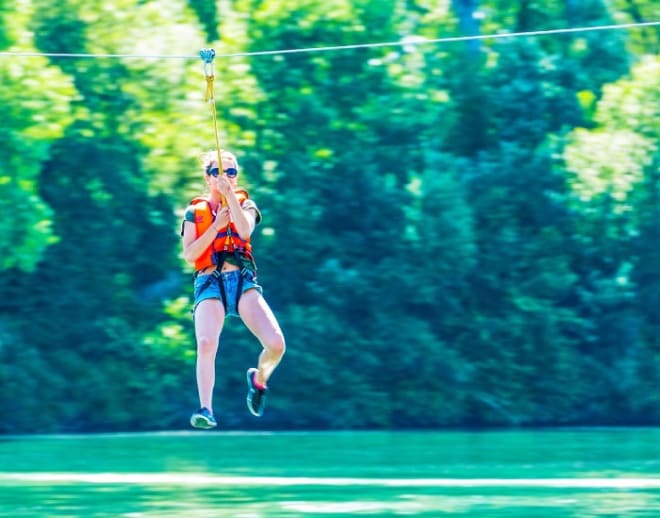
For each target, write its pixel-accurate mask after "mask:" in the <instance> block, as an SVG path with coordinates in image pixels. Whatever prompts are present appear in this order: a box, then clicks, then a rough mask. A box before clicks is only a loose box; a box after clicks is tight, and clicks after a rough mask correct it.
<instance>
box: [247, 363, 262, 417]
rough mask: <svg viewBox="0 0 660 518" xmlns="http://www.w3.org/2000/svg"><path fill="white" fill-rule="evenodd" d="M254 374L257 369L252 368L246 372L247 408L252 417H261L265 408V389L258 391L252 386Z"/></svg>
mask: <svg viewBox="0 0 660 518" xmlns="http://www.w3.org/2000/svg"><path fill="white" fill-rule="evenodd" d="M256 374H257V369H255V368H254V367H252V368H251V369H248V370H247V384H248V394H247V406H248V410H249V411H250V413H251V414H252V415H254V416H257V417H261V416H262V414H263V413H264V407H265V406H266V389H265V388H263V389H258V388H257V387H256V386H255V385H254V376H255V375H256Z"/></svg>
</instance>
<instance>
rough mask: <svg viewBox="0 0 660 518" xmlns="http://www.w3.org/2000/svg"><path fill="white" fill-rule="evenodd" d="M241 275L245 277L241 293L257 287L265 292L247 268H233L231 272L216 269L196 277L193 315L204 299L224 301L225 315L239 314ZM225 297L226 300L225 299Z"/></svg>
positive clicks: (235, 315) (260, 291)
mask: <svg viewBox="0 0 660 518" xmlns="http://www.w3.org/2000/svg"><path fill="white" fill-rule="evenodd" d="M241 277H242V278H243V280H242V283H241V294H243V293H245V292H246V291H247V290H251V289H256V290H258V291H259V293H263V288H262V287H261V286H259V285H258V284H257V281H256V278H255V275H254V273H253V272H251V271H250V270H247V269H243V270H233V271H231V272H217V271H216V272H213V273H212V274H209V275H198V276H197V278H196V279H195V302H194V306H193V315H194V314H195V309H197V306H198V304H199V303H200V302H202V301H203V300H206V299H218V300H221V301H222V302H223V303H224V306H225V316H232V317H237V316H239V315H238V298H239V293H238V289H239V286H238V285H239V280H240V279H241ZM221 284H222V286H221ZM223 291H224V297H223ZM225 298H226V300H223V299H225Z"/></svg>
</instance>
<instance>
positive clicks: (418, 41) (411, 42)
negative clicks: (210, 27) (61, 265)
mask: <svg viewBox="0 0 660 518" xmlns="http://www.w3.org/2000/svg"><path fill="white" fill-rule="evenodd" d="M658 25H660V21H653V22H637V23H624V24H614V25H597V26H592V27H567V28H563V29H547V30H540V31H526V32H501V33H496V34H479V35H474V36H449V37H444V38H435V39H427V38H423V37H416V36H412V37H407V38H403V39H402V40H400V41H390V42H381V43H355V44H352V45H333V46H328V47H303V48H293V49H281V50H261V51H253V52H233V53H228V54H216V55H215V57H218V58H235V57H252V56H272V55H280V54H300V53H309V52H331V51H338V50H350V49H365V48H379V47H409V46H417V45H432V44H440V43H455V42H461V41H474V40H490V39H501V38H521V37H531V36H549V35H555V34H571V33H579V32H588V31H610V30H622V29H634V28H642V27H654V26H658ZM37 56H43V57H51V58H116V59H124V58H125V59H197V58H198V56H186V55H167V54H85V53H67V52H12V51H4V52H0V57H37Z"/></svg>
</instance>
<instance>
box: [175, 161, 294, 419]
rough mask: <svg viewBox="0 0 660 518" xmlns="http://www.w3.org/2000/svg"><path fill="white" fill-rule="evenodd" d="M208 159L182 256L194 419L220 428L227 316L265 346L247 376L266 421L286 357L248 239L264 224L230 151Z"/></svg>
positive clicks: (254, 406)
mask: <svg viewBox="0 0 660 518" xmlns="http://www.w3.org/2000/svg"><path fill="white" fill-rule="evenodd" d="M221 161H222V163H221V164H218V154H217V152H215V151H211V152H208V153H206V154H205V155H204V157H203V160H202V166H203V174H204V181H205V182H206V185H207V187H208V194H207V195H205V196H201V197H197V198H195V199H193V200H192V202H191V203H190V205H189V206H188V208H187V209H186V212H185V216H184V220H183V224H182V229H181V235H182V238H183V257H184V259H185V260H186V261H187V262H188V263H190V264H192V265H194V268H195V276H194V278H195V282H194V306H193V318H194V323H195V338H196V341H197V365H196V375H197V390H198V394H199V403H200V408H199V410H197V411H196V412H195V413H193V414H192V416H191V417H190V424H191V425H192V426H193V427H195V428H201V429H209V428H214V427H215V426H217V421H216V419H215V417H214V414H213V401H212V400H213V387H214V385H215V357H216V353H217V351H218V346H219V342H220V335H221V333H222V328H223V325H224V322H225V318H226V317H229V316H233V317H239V318H241V320H242V321H243V322H244V323H245V325H246V326H247V328H248V329H249V330H250V331H251V332H252V333H253V334H254V336H255V337H256V338H257V339H258V340H259V342H260V343H261V346H262V351H261V354H260V355H259V358H258V361H257V367H256V368H254V367H253V368H250V369H248V370H247V384H248V395H247V406H248V409H249V410H250V412H251V413H252V414H253V415H255V416H261V415H262V414H263V411H264V405H265V400H266V391H267V382H268V379H269V378H270V376H271V374H272V373H273V371H274V370H275V368H276V367H277V365H278V364H279V362H280V360H281V359H282V356H283V355H284V351H285V342H284V335H283V334H282V330H281V329H280V326H279V324H278V322H277V319H276V318H275V315H274V314H273V312H272V310H271V309H270V307H269V306H268V303H267V302H266V300H265V299H264V297H263V295H262V293H263V290H262V288H261V286H259V284H257V269H256V265H255V262H254V257H253V255H252V244H251V242H250V236H251V235H252V232H253V231H254V229H255V226H256V225H257V224H258V223H259V222H260V221H261V213H260V212H259V209H258V208H257V205H256V204H255V203H254V201H253V200H252V199H250V198H249V197H248V193H247V191H245V190H244V189H241V188H240V187H238V174H239V165H238V161H237V160H236V157H235V156H234V154H232V153H231V152H229V151H223V152H222V153H221Z"/></svg>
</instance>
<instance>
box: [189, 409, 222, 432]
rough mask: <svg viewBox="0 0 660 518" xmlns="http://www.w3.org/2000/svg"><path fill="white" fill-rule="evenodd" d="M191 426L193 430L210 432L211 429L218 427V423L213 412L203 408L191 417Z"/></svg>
mask: <svg viewBox="0 0 660 518" xmlns="http://www.w3.org/2000/svg"><path fill="white" fill-rule="evenodd" d="M190 425H191V426H192V427H193V428H199V429H201V430H210V429H211V428H215V427H216V426H218V423H217V422H216V420H215V417H213V414H212V413H211V411H210V410H209V409H208V408H206V407H202V408H200V409H199V410H198V411H197V412H195V413H194V414H193V415H191V416H190Z"/></svg>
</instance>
